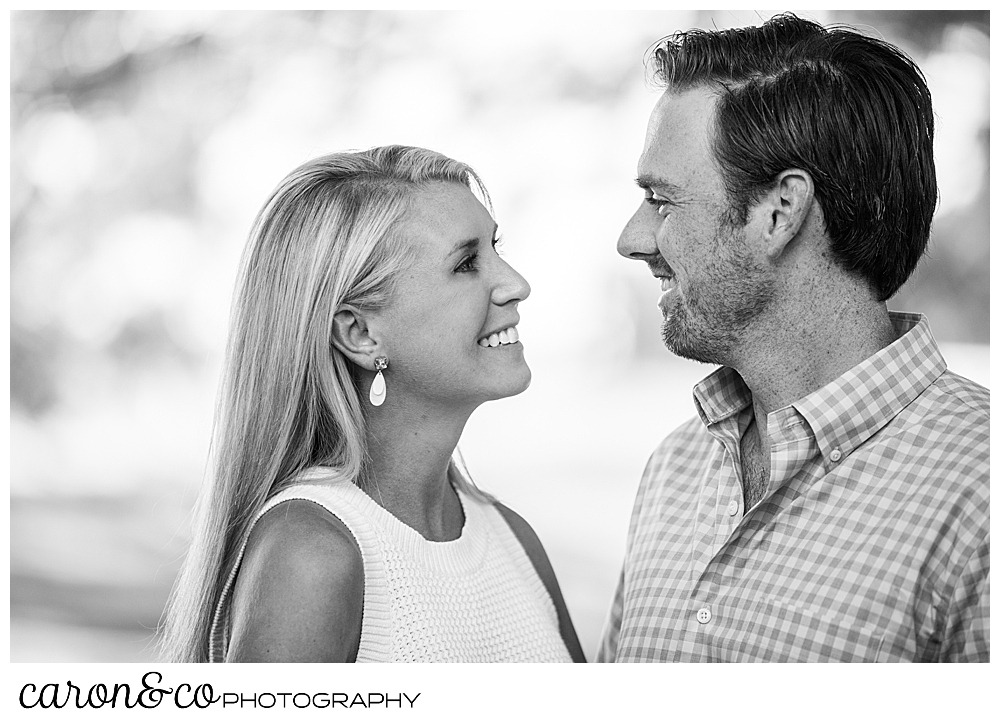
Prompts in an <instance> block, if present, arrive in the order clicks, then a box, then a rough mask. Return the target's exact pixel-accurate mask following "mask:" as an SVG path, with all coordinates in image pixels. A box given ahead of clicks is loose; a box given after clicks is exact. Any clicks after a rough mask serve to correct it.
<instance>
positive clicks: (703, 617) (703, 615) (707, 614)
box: [698, 608, 712, 625]
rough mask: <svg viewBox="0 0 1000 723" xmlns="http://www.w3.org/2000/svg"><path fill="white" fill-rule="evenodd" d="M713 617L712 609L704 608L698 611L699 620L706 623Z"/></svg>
mask: <svg viewBox="0 0 1000 723" xmlns="http://www.w3.org/2000/svg"><path fill="white" fill-rule="evenodd" d="M711 619H712V611H711V610H709V609H708V608H702V609H701V610H699V611H698V622H699V623H701V624H702V625H704V624H705V623H707V622H709V621H710V620H711Z"/></svg>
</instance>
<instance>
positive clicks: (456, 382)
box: [370, 182, 531, 408]
mask: <svg viewBox="0 0 1000 723" xmlns="http://www.w3.org/2000/svg"><path fill="white" fill-rule="evenodd" d="M496 233H497V226H496V223H494V221H493V218H492V217H491V216H490V214H489V212H488V211H487V210H486V208H485V207H483V205H482V204H481V203H480V202H479V200H478V199H477V198H476V197H475V196H474V195H473V194H472V192H471V191H470V190H469V189H468V188H466V187H465V186H463V185H461V184H459V183H447V182H440V183H434V184H431V185H428V186H427V187H426V188H424V189H422V190H420V191H418V192H417V193H416V194H415V196H414V198H413V200H412V203H411V208H410V210H409V212H408V213H407V215H406V217H405V219H404V220H403V222H402V227H401V228H400V235H401V237H402V238H403V239H404V241H405V242H406V243H408V244H410V245H411V246H412V254H411V259H412V262H411V263H409V264H408V265H407V267H406V269H405V271H404V272H403V273H402V275H401V277H400V278H399V279H398V280H397V284H396V287H395V293H394V296H393V299H392V301H391V303H390V304H389V306H388V307H387V308H386V309H384V310H383V311H382V312H380V313H379V314H377V315H376V316H375V317H374V318H373V319H372V322H371V323H370V328H371V329H372V331H374V332H375V333H376V334H377V335H378V338H379V341H380V342H381V344H382V348H383V349H384V350H385V352H384V353H385V354H386V355H387V356H388V357H389V370H388V372H387V373H386V381H387V384H388V387H389V389H388V395H389V396H390V397H391V396H393V395H394V394H401V395H404V396H405V397H409V398H413V399H415V400H416V401H418V403H419V404H420V405H421V406H422V408H427V407H428V406H433V405H439V406H441V407H443V408H450V407H454V408H469V407H472V408H474V407H475V406H477V405H479V404H481V403H482V402H484V401H487V400H490V399H500V398H502V397H508V396H511V395H514V394H519V393H521V392H523V391H524V390H525V389H527V387H528V384H529V382H530V381H531V370H530V369H528V365H527V363H525V361H524V347H522V345H521V343H520V342H519V341H518V340H517V339H518V337H517V323H518V321H519V316H518V312H517V305H518V302H519V301H521V300H522V299H525V298H527V296H528V294H529V293H530V291H531V289H530V287H529V286H528V282H527V281H525V280H524V278H523V277H522V276H521V275H520V274H518V273H517V272H516V271H514V269H513V268H511V267H510V265H509V264H508V263H507V262H506V261H504V260H503V259H502V258H501V257H500V256H499V255H498V254H497V250H496V248H495V247H496V240H497V236H496ZM401 399H402V398H401Z"/></svg>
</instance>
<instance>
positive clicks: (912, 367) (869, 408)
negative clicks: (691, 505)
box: [694, 311, 947, 462]
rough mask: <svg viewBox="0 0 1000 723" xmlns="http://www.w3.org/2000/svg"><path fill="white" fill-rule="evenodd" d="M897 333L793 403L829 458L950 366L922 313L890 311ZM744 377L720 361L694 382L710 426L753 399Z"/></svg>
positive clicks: (843, 452) (853, 445) (864, 436)
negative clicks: (860, 360) (889, 341)
mask: <svg viewBox="0 0 1000 723" xmlns="http://www.w3.org/2000/svg"><path fill="white" fill-rule="evenodd" d="M889 318H890V319H891V321H892V324H893V327H894V328H895V330H896V334H897V335H898V338H897V339H896V341H894V342H893V343H892V344H890V345H889V346H887V347H885V348H884V349H881V350H879V351H878V352H876V353H875V354H874V355H872V356H871V357H869V358H868V359H866V360H865V361H863V362H861V363H860V364H858V365H857V366H856V367H854V368H853V369H851V370H849V371H847V372H845V373H844V374H842V375H841V376H839V377H838V378H836V379H834V380H833V381H832V382H830V383H829V384H827V385H826V386H823V387H821V388H820V389H817V390H816V391H814V392H811V393H810V394H807V395H806V396H804V397H802V398H801V399H799V400H798V401H796V402H793V403H792V404H791V407H792V408H793V409H794V411H796V412H798V413H799V414H800V415H802V417H803V418H804V419H805V420H806V422H807V423H808V424H809V427H810V428H811V429H812V432H813V434H814V435H815V437H816V441H817V443H818V445H819V448H820V452H821V453H822V455H823V458H824V460H830V459H831V457H830V455H831V454H832V453H833V452H834V451H835V450H836V451H837V454H836V455H834V457H835V459H833V460H832V461H833V462H836V461H838V460H840V459H842V458H843V457H846V456H847V455H848V454H850V453H851V452H852V451H854V450H855V449H857V448H858V447H859V446H860V445H861V444H863V443H864V442H865V441H866V440H868V438H869V437H871V436H872V435H873V434H874V433H875V432H877V431H878V430H879V429H881V428H882V427H884V426H885V425H886V424H888V422H889V421H890V420H891V419H892V418H893V417H895V416H896V415H897V414H899V412H900V411H902V410H903V408H905V407H906V405H907V404H909V403H910V402H912V401H913V400H914V399H916V398H917V397H918V396H919V395H920V394H921V393H922V392H923V391H924V390H925V389H927V387H929V386H930V385H931V384H932V383H933V382H934V381H935V380H936V379H937V378H938V377H939V376H941V374H943V373H944V371H945V370H946V368H947V364H946V363H945V360H944V357H943V356H942V355H941V351H940V350H939V349H938V346H937V342H936V341H935V340H934V336H933V335H932V334H931V328H930V324H929V323H928V322H927V319H926V318H924V316H923V315H922V314H906V313H902V312H894V311H890V312H889ZM752 399H753V398H752V396H751V394H750V389H749V388H748V387H747V385H746V384H745V383H744V381H743V378H742V377H741V376H740V375H739V374H738V373H737V372H736V371H735V370H734V369H731V368H729V367H720V368H719V369H717V370H715V371H714V372H713V373H712V374H710V375H708V376H707V377H705V378H704V379H703V380H702V381H701V382H699V383H698V384H697V385H696V386H695V388H694V401H695V408H696V409H697V411H698V415H699V416H700V417H701V420H702V422H703V423H704V424H705V426H706V427H707V426H709V425H712V424H717V423H718V422H720V421H722V420H724V419H727V418H729V417H731V416H732V415H734V414H737V413H738V412H741V411H742V410H743V409H745V408H746V407H748V406H749V405H750V404H751V403H752Z"/></svg>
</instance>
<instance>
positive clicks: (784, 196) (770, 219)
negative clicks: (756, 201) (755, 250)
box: [759, 168, 816, 260]
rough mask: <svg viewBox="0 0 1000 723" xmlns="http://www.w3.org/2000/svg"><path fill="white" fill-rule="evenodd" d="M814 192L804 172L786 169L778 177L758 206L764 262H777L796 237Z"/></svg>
mask: <svg viewBox="0 0 1000 723" xmlns="http://www.w3.org/2000/svg"><path fill="white" fill-rule="evenodd" d="M815 192H816V189H815V187H814V186H813V179H812V176H811V175H809V173H808V172H806V171H803V170H800V169H798V168H790V169H788V170H785V171H782V172H781V173H779V174H778V178H777V180H776V181H775V184H774V187H773V188H772V189H771V190H770V191H769V192H768V193H767V194H766V195H765V196H764V198H763V199H761V201H760V205H759V208H760V210H761V211H763V212H764V213H765V214H766V218H765V219H764V226H763V231H764V237H765V244H766V250H767V255H768V258H770V259H771V260H776V259H778V258H779V257H780V256H781V255H782V254H783V253H784V252H785V249H787V248H788V244H789V243H791V241H792V239H794V238H795V237H796V236H798V234H799V232H800V231H801V230H802V227H803V226H804V225H805V224H806V221H807V219H808V217H809V212H810V211H811V210H812V208H813V200H814V197H815Z"/></svg>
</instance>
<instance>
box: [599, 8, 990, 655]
mask: <svg viewBox="0 0 1000 723" xmlns="http://www.w3.org/2000/svg"><path fill="white" fill-rule="evenodd" d="M652 61H653V62H655V64H656V77H657V79H658V80H659V81H660V82H661V83H662V85H663V86H664V87H665V92H664V94H663V96H662V97H661V98H660V99H659V101H658V103H657V105H656V107H655V109H654V111H653V113H652V117H651V118H650V121H649V127H648V131H647V135H646V142H645V146H644V148H643V151H642V155H641V156H640V158H639V164H638V184H639V186H640V187H641V188H642V189H643V190H644V192H645V200H644V203H643V204H642V205H641V206H640V208H639V210H638V211H636V213H635V215H634V216H633V217H632V219H631V220H630V221H629V222H628V225H627V226H626V227H625V229H624V231H623V232H622V234H621V238H620V239H619V241H618V251H619V252H620V253H621V254H622V255H623V256H626V257H628V258H631V259H636V260H639V261H643V262H645V263H647V264H648V265H649V268H650V270H651V271H652V273H653V276H655V277H656V278H657V279H659V280H660V284H661V288H662V291H663V294H662V296H661V297H660V300H659V306H660V309H661V311H662V313H663V340H664V342H665V344H666V346H667V347H668V348H669V349H670V350H671V351H673V352H674V353H675V354H678V355H680V356H683V357H687V358H690V359H695V360H698V361H702V362H707V363H712V364H719V365H722V367H721V368H720V369H718V370H716V371H715V373H713V374H711V375H710V376H708V377H707V378H706V379H705V380H703V381H702V382H701V383H699V384H698V385H697V386H696V387H695V389H694V399H695V406H696V409H697V413H698V414H697V417H695V418H694V419H692V420H691V421H689V422H688V423H687V424H685V425H683V426H682V427H680V428H679V429H677V430H676V431H675V432H673V433H672V434H671V435H669V436H668V437H667V438H666V439H665V440H664V441H663V443H662V444H661V445H660V446H659V448H658V449H657V450H656V451H655V452H654V453H653V456H652V457H651V458H650V460H649V463H648V465H647V467H646V470H645V472H644V474H643V478H642V482H641V484H640V487H639V492H638V495H637V498H636V502H635V509H634V511H633V513H632V520H631V525H630V529H629V536H628V545H627V551H626V558H625V564H624V568H623V571H622V576H621V580H620V582H619V586H618V590H617V592H616V595H615V600H614V604H613V606H612V610H611V613H610V616H609V619H608V623H607V626H606V629H605V634H604V640H603V642H602V645H601V649H600V651H599V653H598V660H603V661H985V660H989V391H988V390H987V389H984V388H983V387H980V386H978V385H976V384H974V383H972V382H970V381H968V380H966V379H963V378H962V377H959V376H957V375H956V374H953V373H951V372H949V371H947V370H946V366H945V361H944V359H943V358H942V357H941V353H940V352H939V350H938V347H937V345H936V343H935V341H934V338H933V337H932V335H931V331H930V327H929V324H928V322H927V320H926V319H924V318H923V317H922V316H919V315H911V314H896V313H892V312H889V311H887V309H886V304H885V301H886V299H888V298H889V297H890V296H892V295H893V294H894V293H895V292H896V290H897V289H898V288H899V287H900V286H901V285H902V283H903V282H904V281H905V280H906V279H907V278H908V276H909V275H910V273H911V272H912V271H913V268H914V266H915V265H916V263H917V261H918V260H919V258H920V256H921V255H922V253H923V251H924V249H925V247H926V244H927V239H928V236H929V231H930V224H931V217H932V215H933V212H934V207H935V204H936V200H937V189H936V182H935V172H934V162H933V156H932V152H933V134H934V129H933V113H932V109H931V99H930V94H929V92H928V90H927V86H926V84H925V82H924V79H923V76H922V75H921V73H920V71H919V70H918V69H917V67H916V66H915V65H914V64H913V63H912V62H911V61H910V60H909V59H908V58H906V57H905V56H904V55H903V54H902V53H901V52H900V51H898V50H897V49H896V48H894V47H892V46H891V45H889V44H887V43H885V42H882V41H879V40H874V39H871V38H868V37H864V36H862V35H860V34H858V33H854V32H851V31H849V30H846V29H831V30H827V29H824V28H823V27H822V26H819V25H817V24H815V23H812V22H808V21H805V20H801V19H799V18H796V17H795V16H791V15H784V16H779V17H777V18H774V19H772V20H771V21H769V22H767V23H765V24H764V25H763V26H762V27H754V28H742V29H737V30H723V31H713V32H701V31H691V32H689V33H680V34H678V35H675V36H674V37H673V38H672V39H670V40H668V41H666V42H665V43H663V44H661V45H660V46H659V48H658V49H657V50H656V52H655V54H654V56H653V58H652Z"/></svg>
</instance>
